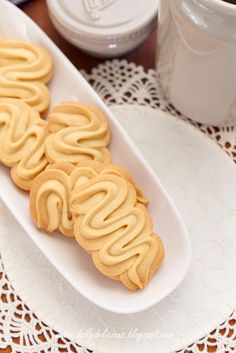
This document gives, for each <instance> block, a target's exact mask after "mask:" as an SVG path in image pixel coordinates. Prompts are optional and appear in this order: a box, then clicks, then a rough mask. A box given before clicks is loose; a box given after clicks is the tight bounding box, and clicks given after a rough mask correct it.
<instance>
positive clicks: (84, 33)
mask: <svg viewBox="0 0 236 353" xmlns="http://www.w3.org/2000/svg"><path fill="white" fill-rule="evenodd" d="M158 3H159V1H158V0H138V1H137V0H128V1H127V0H47V4H48V8H49V12H50V15H51V18H52V21H53V23H54V24H55V26H56V27H57V29H58V30H59V31H60V32H61V33H62V35H64V37H66V38H67V39H68V40H69V41H71V42H73V43H74V44H76V45H77V46H79V47H82V48H83V45H82V46H81V43H80V42H86V43H87V46H88V42H89V43H90V44H92V43H93V44H94V45H95V46H96V45H98V44H99V43H100V45H101V44H103V45H105V44H107V46H108V47H109V45H111V44H112V43H113V45H114V49H115V48H116V47H117V42H118V43H119V46H120V45H121V42H126V50H127V49H129V48H128V46H127V42H129V41H130V48H131V47H132V46H133V44H134V43H132V41H133V40H134V39H137V38H140V40H141V41H142V40H143V39H144V34H145V35H146V34H148V33H150V31H151V30H152V28H153V27H154V25H155V24H156V16H157V9H158ZM111 42H112V43H111ZM138 44H139V43H138ZM83 49H85V50H86V48H83ZM110 49H112V48H110ZM87 50H89V49H87ZM91 51H93V48H91ZM101 54H102V53H101ZM118 54H119V53H118Z"/></svg>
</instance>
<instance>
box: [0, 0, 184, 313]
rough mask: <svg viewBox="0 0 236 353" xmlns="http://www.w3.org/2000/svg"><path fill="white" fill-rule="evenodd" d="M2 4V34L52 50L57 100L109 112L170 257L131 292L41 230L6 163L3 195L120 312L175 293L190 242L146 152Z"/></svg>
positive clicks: (67, 273)
mask: <svg viewBox="0 0 236 353" xmlns="http://www.w3.org/2000/svg"><path fill="white" fill-rule="evenodd" d="M0 7H1V14H0V18H1V21H0V35H2V36H6V37H13V38H19V39H23V40H28V41H30V42H33V43H37V44H39V45H42V46H43V47H45V48H46V49H47V50H48V51H49V52H50V54H51V55H52V56H53V60H54V66H55V67H54V68H55V73H54V77H53V80H52V82H51V84H50V91H51V98H52V105H55V104H57V103H59V102H62V101H68V100H73V101H80V102H84V103H88V104H94V105H96V106H97V107H99V108H100V109H101V110H102V111H103V112H104V113H105V114H106V116H107V118H108V121H109V124H110V128H111V131H112V143H111V152H112V154H113V160H114V161H115V162H117V163H121V164H122V165H124V166H126V167H128V168H129V170H130V171H131V173H132V174H133V176H134V178H135V180H136V182H137V183H138V185H139V186H140V187H141V188H142V189H143V191H144V193H145V195H146V196H147V197H148V198H149V199H150V202H151V207H150V211H151V214H152V217H153V221H154V226H155V230H156V231H157V232H158V233H160V234H161V237H162V239H163V241H164V244H165V250H166V257H165V261H164V263H163V265H162V266H161V268H160V269H159V270H158V271H157V272H156V274H155V275H154V277H153V279H152V280H151V282H150V283H149V285H148V286H147V288H146V289H145V290H143V291H138V292H136V293H130V292H129V291H127V290H126V289H125V288H123V286H121V285H120V284H119V283H117V282H114V281H111V280H108V279H106V278H105V277H104V276H102V275H101V274H100V273H99V272H98V271H97V270H96V269H95V267H94V266H93V264H92V261H91V258H90V256H89V255H87V254H86V253H85V252H84V251H83V250H82V249H80V247H79V246H77V245H76V243H75V242H74V241H73V240H71V239H68V238H66V237H64V236H62V235H60V234H58V233H55V234H54V235H51V236H49V235H46V234H44V233H41V232H39V231H37V230H36V228H35V226H34V224H33V223H32V221H31V219H30V217H29V212H28V197H27V194H25V193H23V192H20V191H19V190H18V189H17V188H16V187H15V186H14V185H13V183H12V181H11V180H10V178H9V171H8V169H6V168H4V167H2V166H1V167H0V180H1V187H0V196H1V198H2V199H3V201H4V202H5V204H6V205H7V206H8V208H9V209H10V210H11V212H12V213H13V215H14V216H15V218H16V219H17V221H18V222H19V223H20V224H21V226H22V227H23V228H24V229H25V231H26V232H27V233H28V234H29V236H30V237H31V239H32V240H33V241H34V242H35V243H36V244H37V246H38V247H39V248H40V249H41V250H42V252H43V253H44V254H45V255H46V256H47V257H48V259H49V260H50V261H51V262H52V264H53V265H54V266H55V267H56V268H57V270H58V271H60V272H61V274H62V275H63V276H64V277H65V278H66V279H67V281H68V282H69V283H70V284H71V285H72V286H73V287H75V288H76V289H77V290H78V292H79V293H81V294H82V295H83V296H84V297H86V298H87V299H89V300H90V301H91V302H93V303H94V304H96V305H98V306H100V307H102V308H104V309H106V310H109V311H113V312H117V313H134V312H138V311H141V310H144V309H146V308H148V307H150V306H152V305H154V304H155V303H157V302H159V301H160V300H162V299H163V298H164V297H166V296H167V295H168V294H169V293H171V292H172V291H173V290H174V289H175V288H176V287H177V286H178V285H179V283H180V282H181V281H182V280H183V278H184V276H185V275H186V273H187V270H188V267H189V263H190V243H189V239H188V235H187V231H186V228H185V225H184V223H183V221H182V218H181V217H180V215H179V212H178V211H177V209H176V207H175V206H174V204H173V202H172V201H171V200H170V198H169V196H168V195H167V193H166V191H165V190H164V188H163V187H162V185H161V183H160V181H159V180H158V178H157V176H156V175H155V174H154V172H153V171H152V169H151V168H150V166H149V165H148V164H147V162H146V161H145V159H144V158H143V156H142V155H141V154H140V152H139V151H138V150H137V148H136V147H135V145H134V144H133V143H132V142H131V140H130V139H129V137H128V135H127V134H126V133H125V131H124V130H123V129H122V128H121V126H120V125H119V123H118V122H117V121H116V119H115V118H114V116H113V115H112V114H111V112H110V111H109V110H108V108H107V107H106V106H105V104H104V103H103V102H102V101H101V99H100V98H99V97H98V96H97V94H96V93H95V92H94V90H93V89H92V88H91V87H90V85H89V84H88V83H87V82H86V81H85V80H84V79H83V77H82V76H81V75H80V74H79V72H78V71H77V69H76V68H75V67H74V66H73V65H72V64H71V63H70V62H69V60H68V59H67V58H66V57H65V56H64V55H63V54H62V53H61V52H60V50H59V49H58V48H57V47H56V46H55V45H54V44H53V43H52V41H51V40H50V39H49V38H48V37H47V36H46V35H45V34H44V33H43V32H42V30H41V29H40V28H39V27H38V26H37V25H36V24H35V23H34V22H33V21H32V20H31V19H29V18H28V17H27V16H26V15H25V14H24V13H23V12H21V11H20V10H19V9H17V8H16V7H14V6H13V5H12V4H10V3H8V2H7V1H5V0H1V1H0ZM12 23H14V26H12Z"/></svg>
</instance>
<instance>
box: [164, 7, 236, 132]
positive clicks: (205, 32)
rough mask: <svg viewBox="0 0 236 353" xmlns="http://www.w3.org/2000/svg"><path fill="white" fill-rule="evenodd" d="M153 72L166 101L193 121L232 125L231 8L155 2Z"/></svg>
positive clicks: (235, 77)
mask: <svg viewBox="0 0 236 353" xmlns="http://www.w3.org/2000/svg"><path fill="white" fill-rule="evenodd" d="M157 73H158V79H159V81H160V83H161V87H162V90H163V92H164V95H165V97H166V99H167V100H168V101H169V102H170V103H172V104H173V105H174V106H175V107H176V108H177V109H178V110H179V111H180V112H181V113H182V114H184V115H186V116H187V117H190V118H192V119H194V120H196V121H198V122H201V123H205V124H211V125H221V124H227V125H228V124H230V125H232V124H235V121H236V5H233V4H230V3H227V2H225V1H223V0H160V11H159V23H158V49H157Z"/></svg>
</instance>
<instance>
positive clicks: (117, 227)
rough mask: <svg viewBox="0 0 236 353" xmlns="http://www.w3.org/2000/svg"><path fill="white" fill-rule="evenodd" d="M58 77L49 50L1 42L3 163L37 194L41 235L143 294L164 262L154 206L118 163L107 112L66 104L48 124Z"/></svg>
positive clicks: (34, 203)
mask: <svg viewBox="0 0 236 353" xmlns="http://www.w3.org/2000/svg"><path fill="white" fill-rule="evenodd" d="M51 76H52V60H51V57H50V56H49V54H48V53H46V52H45V50H43V49H42V48H40V47H38V46H35V45H32V44H28V43H24V42H21V41H15V40H8V39H4V38H1V39H0V145H1V149H0V162H1V163H2V164H4V165H6V166H8V167H10V168H11V170H10V174H11V177H12V179H13V181H14V182H15V184H16V185H17V186H18V187H19V188H21V189H23V190H25V191H30V215H31V217H32V219H33V220H34V222H35V223H36V225H37V227H38V228H39V229H42V230H45V231H46V232H47V233H51V232H53V231H55V230H58V231H60V232H61V233H63V234H64V235H65V236H68V237H73V238H75V239H76V241H77V243H78V244H79V245H80V246H81V247H82V248H83V249H84V250H85V251H87V252H88V253H90V254H91V257H92V259H93V262H94V264H95V266H96V267H97V269H98V270H99V271H100V272H102V273H103V274H104V275H105V276H107V277H109V278H111V279H113V280H116V281H120V282H122V283H123V285H124V286H126V287H127V288H128V289H129V290H131V291H135V290H137V289H143V288H144V287H145V286H146V285H147V283H148V281H149V280H150V278H151V277H152V275H153V273H154V272H155V270H156V269H157V268H158V267H159V266H160V264H161V263H162V261H163V258H164V249H163V243H162V241H161V239H160V238H159V236H158V235H157V234H155V233H154V232H153V225H152V220H151V216H150V213H149V212H148V209H147V205H148V200H147V199H146V198H145V197H144V195H143V194H142V191H141V190H140V189H139V188H138V187H137V185H136V184H135V182H134V180H133V179H132V177H131V175H130V173H129V172H128V171H127V170H126V169H125V168H123V167H122V166H119V165H117V164H114V163H112V156H111V153H110V152H109V150H108V145H109V142H110V138H111V136H110V130H109V126H108V122H107V120H106V118H105V116H104V115H103V113H102V112H101V111H99V110H98V109H97V108H95V107H91V106H87V105H84V104H79V103H74V102H66V103H62V104H60V105H58V106H57V107H55V108H54V109H53V110H52V112H51V113H50V114H49V115H48V118H47V120H44V119H42V116H43V115H45V114H46V112H47V110H48V106H49V102H50V99H49V92H48V89H47V87H46V83H48V82H49V80H50V78H51Z"/></svg>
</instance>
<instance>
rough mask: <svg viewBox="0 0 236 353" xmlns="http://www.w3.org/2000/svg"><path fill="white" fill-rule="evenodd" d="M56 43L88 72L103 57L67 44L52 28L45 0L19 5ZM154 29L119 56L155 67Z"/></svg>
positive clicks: (33, 0) (138, 63) (147, 66)
mask: <svg viewBox="0 0 236 353" xmlns="http://www.w3.org/2000/svg"><path fill="white" fill-rule="evenodd" d="M20 7H21V9H22V10H23V11H24V12H25V13H27V14H28V15H29V16H30V17H31V18H32V19H33V20H34V21H35V22H36V23H37V24H38V25H39V26H40V27H41V28H42V29H43V30H44V31H45V32H46V33H47V34H48V35H49V37H50V38H51V39H52V40H53V41H54V42H55V43H56V44H57V45H58V47H59V48H60V49H61V50H62V51H63V52H64V53H65V54H66V56H67V57H68V58H69V59H70V60H71V61H72V62H73V64H74V65H75V66H76V67H77V68H78V69H84V70H86V71H87V72H89V71H90V70H91V69H92V68H93V67H95V66H97V65H98V64H99V63H101V62H103V61H104V60H105V59H96V58H93V57H91V56H89V55H87V54H84V53H83V52H81V51H80V50H79V49H77V48H76V47H74V46H73V45H71V44H69V43H68V42H67V41H66V40H65V39H63V37H62V36H61V35H60V34H59V33H58V32H57V30H56V29H55V28H54V26H53V24H52V22H51V20H50V18H49V15H48V10H47V5H46V0H30V1H29V2H26V3H25V4H23V5H21V6H20ZM155 48H156V31H155V30H154V31H153V32H152V33H151V35H150V36H149V38H148V39H147V40H146V41H145V42H144V43H143V44H141V45H140V46H139V47H138V48H137V49H135V50H134V51H132V52H131V53H129V54H128V55H125V56H123V57H121V58H123V59H126V60H128V61H131V62H134V63H136V64H137V65H142V66H144V68H145V69H150V68H154V67H155Z"/></svg>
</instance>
